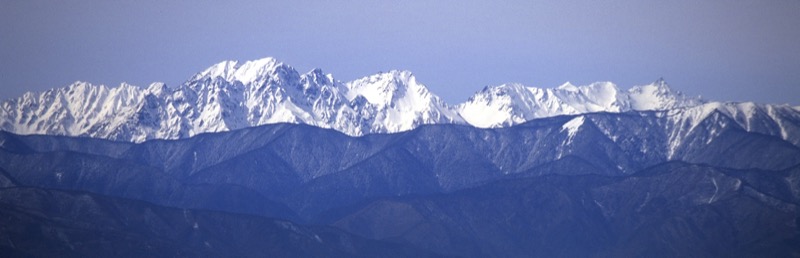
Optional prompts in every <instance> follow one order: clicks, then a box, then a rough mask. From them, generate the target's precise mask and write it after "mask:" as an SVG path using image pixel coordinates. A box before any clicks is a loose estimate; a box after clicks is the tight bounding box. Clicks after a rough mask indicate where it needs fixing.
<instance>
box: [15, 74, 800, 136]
mask: <svg viewBox="0 0 800 258" xmlns="http://www.w3.org/2000/svg"><path fill="white" fill-rule="evenodd" d="M704 103H705V101H703V100H702V99H700V98H699V97H686V96H685V95H683V93H680V92H678V91H675V90H673V89H671V88H670V87H669V85H667V84H666V82H664V81H663V80H657V81H655V82H653V83H651V84H647V85H641V86H635V87H633V88H631V89H629V90H620V89H619V88H618V87H617V85H615V84H613V83H610V82H597V83H592V84H588V85H582V86H576V85H573V84H571V83H569V82H567V83H564V84H562V85H560V86H558V87H556V88H536V87H527V86H525V85H522V84H519V83H507V84H502V85H497V86H487V87H485V88H484V89H483V90H481V91H478V92H476V93H475V94H474V95H473V96H472V97H470V98H469V100H468V101H466V102H465V103H461V104H459V105H457V106H450V105H448V104H447V103H445V102H444V101H443V100H442V99H441V98H440V97H438V96H437V95H435V94H434V93H432V92H431V91H430V90H429V89H428V87H426V86H425V85H424V84H423V83H421V82H420V81H418V79H417V77H416V76H414V74H413V73H411V72H409V71H402V70H392V71H388V72H381V73H378V74H374V75H370V76H366V77H363V78H360V79H357V80H353V81H350V82H341V81H338V80H336V79H335V78H334V77H333V75H331V74H326V73H324V72H323V71H322V70H321V69H313V70H311V71H309V72H307V73H304V74H300V73H298V72H297V71H296V70H295V69H294V68H292V67H291V66H289V65H286V64H284V63H282V62H279V61H278V60H275V59H274V58H263V59H259V60H253V61H246V62H239V61H225V62H220V63H217V64H214V65H212V66H210V67H209V68H207V69H205V70H203V71H202V72H200V73H197V74H195V75H194V76H192V77H191V79H190V80H188V81H186V82H185V83H183V84H182V85H180V86H178V87H176V88H169V87H167V86H166V85H164V84H163V83H153V84H150V85H149V86H147V87H144V88H141V87H137V86H133V85H130V84H126V83H123V84H121V85H119V86H116V87H107V86H104V85H94V84H91V83H88V82H80V81H79V82H75V83H72V84H70V85H69V86H66V87H63V88H57V89H51V90H47V91H44V92H40V93H32V92H29V93H25V94H23V95H22V96H21V97H18V98H12V99H9V100H6V101H4V102H2V104H0V107H1V108H0V130H5V131H9V132H14V133H22V134H56V135H71V136H88V137H98V138H106V139H113V140H124V141H134V142H141V141H145V140H149V139H176V138H184V137H190V136H193V135H196V134H199V133H205V132H219V131H226V130H233V129H239V128H244V127H249V126H259V125H264V124H271V123H303V124H309V125H313V126H318V127H323V128H331V129H334V130H337V131H340V132H343V133H345V134H348V135H353V136H359V135H364V134H368V133H393V132H401V131H406V130H411V129H414V128H416V127H417V126H419V125H422V124H444V123H456V124H471V125H473V126H476V127H483V128H486V127H504V126H511V125H515V124H520V123H524V122H526V121H530V120H532V119H536V118H541V117H551V116H557V115H576V114H584V113H591V112H626V111H631V110H673V111H670V112H659V113H658V114H660V115H662V116H665V117H668V118H669V119H672V120H673V121H676V122H675V125H676V126H675V128H676V129H675V130H677V131H679V132H680V133H684V134H676V135H685V133H690V132H691V129H692V128H694V127H696V125H697V123H699V122H701V121H704V120H705V119H707V117H710V116H711V114H715V113H719V114H721V115H723V116H726V117H732V118H733V119H735V120H736V121H740V122H741V124H740V125H741V127H742V128H745V129H746V130H754V131H759V130H761V131H764V132H768V133H771V134H774V135H782V136H783V137H784V139H789V140H790V141H791V142H793V143H800V135H797V133H796V132H797V131H800V124H797V123H796V122H794V121H800V112H799V111H798V109H800V107H790V106H788V105H786V106H783V107H780V106H770V105H759V104H754V103H739V104H729V103H724V104H723V103H708V104H704ZM712 118H713V117H712ZM764 121H767V122H764ZM770 121H774V122H770ZM577 124H579V123H578V120H575V121H574V123H572V124H570V125H577ZM580 124H583V123H580ZM568 127H569V128H571V129H570V130H567V131H575V130H577V129H575V128H578V127H579V126H578V127H576V126H568ZM684 129H686V130H684ZM681 137H683V136H681ZM681 139H682V138H676V142H679V141H681Z"/></svg>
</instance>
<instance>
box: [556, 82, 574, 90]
mask: <svg viewBox="0 0 800 258" xmlns="http://www.w3.org/2000/svg"><path fill="white" fill-rule="evenodd" d="M556 89H560V90H566V91H578V87H577V86H575V85H573V84H572V83H571V82H565V83H564V84H561V85H559V86H558V87H556Z"/></svg>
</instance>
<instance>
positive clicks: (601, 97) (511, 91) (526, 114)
mask: <svg viewBox="0 0 800 258" xmlns="http://www.w3.org/2000/svg"><path fill="white" fill-rule="evenodd" d="M701 103H703V101H702V100H700V99H699V98H688V97H685V96H684V95H683V94H682V93H680V92H676V91H672V90H671V89H670V88H669V86H667V84H666V83H665V82H663V80H659V81H656V82H655V83H652V84H649V85H645V86H637V87H634V88H633V89H631V90H628V91H624V90H620V89H619V87H617V85H615V84H614V83H611V82H595V83H592V84H589V85H583V86H575V85H573V84H572V83H569V82H567V83H564V84H562V85H560V86H558V87H556V88H550V89H543V88H536V87H526V86H524V85H522V84H518V83H508V84H503V85H499V86H493V87H486V88H484V89H483V90H481V91H479V92H477V93H476V94H475V95H473V96H472V97H470V98H469V100H468V101H467V102H465V103H462V104H460V105H458V110H459V112H460V113H461V116H462V117H464V119H465V120H466V121H467V122H469V123H470V124H472V125H475V126H478V127H501V126H508V125H514V124H518V123H522V122H525V121H529V120H531V119H535V118H540V117H550V116H557V115H572V114H583V113H591V112H625V111H630V110H666V109H672V108H676V107H684V106H694V105H698V104H701Z"/></svg>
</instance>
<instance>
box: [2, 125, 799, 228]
mask: <svg viewBox="0 0 800 258" xmlns="http://www.w3.org/2000/svg"><path fill="white" fill-rule="evenodd" d="M666 123H668V120H667V119H665V116H663V113H658V112H640V113H621V114H610V113H595V114H587V115H580V116H563V117H554V118H547V119H538V120H534V121H531V122H529V123H526V124H523V125H519V126H515V127H510V128H499V129H477V128H473V127H469V126H458V125H431V126H423V127H420V128H418V129H416V130H412V131H409V132H404V133H397V134H385V135H367V136H364V137H349V136H346V135H344V134H341V133H339V132H337V131H334V130H326V129H320V128H316V127H311V126H305V125H295V124H277V125H267V126H262V127H255V128H247V129H242V130H236V131H231V132H225V133H215V134H203V135H198V136H197V137H192V138H189V139H183V140H176V141H148V142H145V143H142V144H131V143H124V142H110V141H104V140H97V139H89V138H69V137H52V136H17V135H13V134H9V133H0V142H2V143H3V144H0V168H2V169H5V170H6V171H7V172H8V173H9V174H10V175H11V176H12V177H13V178H14V179H15V180H17V181H19V182H21V183H23V184H26V185H35V186H42V187H49V188H57V189H72V190H83V191H91V192H96V193H101V194H107V195H111V196H117V197H123V198H132V199H138V200H145V201H149V202H153V203H156V204H160V205H166V206H174V207H181V208H196V209H212V210H226V211H235V212H241V213H248V214H256V215H267V216H274V217H282V218H290V219H295V217H293V215H291V214H292V211H290V209H291V210H293V211H294V212H296V213H298V214H300V216H301V217H303V218H310V217H313V216H315V214H317V213H319V212H322V211H324V210H326V209H330V208H333V207H335V206H342V205H348V204H352V203H355V202H357V201H359V200H362V199H364V198H373V197H381V196H397V195H405V194H428V193H438V192H450V191H454V190H459V189H464V188H468V187H473V186H478V185H481V184H484V183H486V182H491V181H494V180H498V179H502V178H506V177H514V176H519V175H527V176H539V175H544V174H576V173H578V174H581V173H582V174H587V173H588V174H598V175H613V176H623V175H628V174H631V173H633V172H636V171H639V170H642V169H644V168H647V167H650V166H653V165H656V164H660V163H663V162H666V161H671V160H677V161H686V162H691V163H697V164H709V165H712V166H716V167H723V168H734V169H765V170H781V169H786V168H789V167H791V166H794V165H796V164H798V163H800V148H798V147H797V146H795V145H793V144H791V143H789V142H787V141H784V140H782V139H781V138H780V137H778V136H770V135H765V134H760V133H751V132H747V131H745V130H743V129H742V128H741V127H739V126H738V125H737V124H736V123H733V122H732V119H731V118H729V117H728V116H726V115H724V114H722V113H715V114H712V115H710V116H708V117H707V118H706V119H705V120H703V121H702V122H701V123H700V125H699V126H696V127H695V128H693V129H692V130H688V131H687V132H686V133H685V135H683V136H680V137H676V136H674V135H671V134H670V133H671V132H672V131H670V130H668V129H665V128H666V126H664V124H666ZM676 138H677V139H679V140H674V139H676ZM554 162H556V163H557V162H574V163H576V164H581V165H582V166H584V169H580V170H569V171H568V170H559V169H552V170H541V169H539V168H541V167H547V166H551V165H552V164H553V163H554ZM537 169H538V170H537ZM582 171H583V172H582ZM221 200H229V201H224V202H223V201H221ZM246 200H259V201H258V202H253V203H256V205H252V204H250V203H248V202H247V201H246ZM284 205H285V206H288V207H289V208H285V206H284Z"/></svg>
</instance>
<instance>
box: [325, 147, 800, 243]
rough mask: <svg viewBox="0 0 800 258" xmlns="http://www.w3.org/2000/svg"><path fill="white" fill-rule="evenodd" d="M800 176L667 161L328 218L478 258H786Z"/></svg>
mask: <svg viewBox="0 0 800 258" xmlns="http://www.w3.org/2000/svg"><path fill="white" fill-rule="evenodd" d="M561 169H567V170H569V169H570V168H569V167H561ZM765 173H767V174H773V175H766V176H765V175H764V174H765ZM738 176H741V177H738ZM798 176H800V168H799V167H795V168H793V169H791V170H787V171H734V170H726V169H717V168H713V167H707V166H697V165H690V164H685V163H665V164H663V165H659V166H655V167H652V168H649V169H645V170H643V171H641V172H638V173H636V174H634V175H631V176H626V177H605V176H596V175H583V176H563V175H549V176H543V177H536V178H525V179H520V180H503V181H498V182H494V183H490V184H487V185H484V186H480V187H476V188H471V189H467V190H462V191H457V192H454V193H449V194H437V195H427V196H416V197H395V198H382V199H378V200H372V201H368V202H365V203H363V204H361V205H357V206H354V207H351V208H346V209H341V210H337V211H332V212H331V213H329V214H327V218H326V219H324V220H325V221H327V222H329V223H332V224H333V225H336V226H338V227H341V228H343V229H345V230H348V231H350V232H354V233H357V234H360V235H363V236H366V237H369V238H374V239H386V240H392V241H398V242H405V243H411V244H415V245H418V246H421V247H426V248H432V249H435V250H438V251H440V252H442V253H446V254H453V255H459V256H471V257H483V256H500V257H523V256H533V257H553V256H568V257H590V256H609V257H731V256H736V257H764V256H770V257H787V256H796V255H798V254H800V248H798V246H800V245H798V244H800V229H799V228H798V225H797V223H798V222H800V215H798V213H797V212H798V210H797V205H798V204H800V202H799V201H800V199H799V198H797V196H792V195H791V194H790V192H792V191H796V190H797V185H794V186H790V185H789V184H788V183H787V181H786V180H785V179H786V178H787V177H794V178H797V177H798ZM772 179H778V180H777V181H775V180H772ZM767 182H772V183H775V182H778V183H777V184H771V185H765V184H769V183H767ZM792 188H793V189H792ZM762 191H763V192H762Z"/></svg>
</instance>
